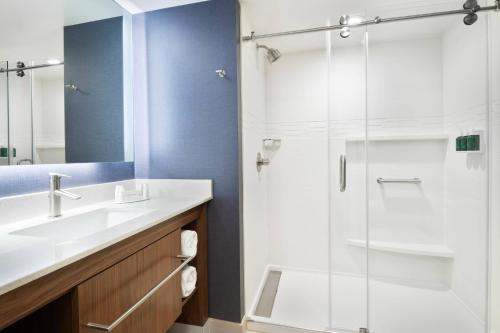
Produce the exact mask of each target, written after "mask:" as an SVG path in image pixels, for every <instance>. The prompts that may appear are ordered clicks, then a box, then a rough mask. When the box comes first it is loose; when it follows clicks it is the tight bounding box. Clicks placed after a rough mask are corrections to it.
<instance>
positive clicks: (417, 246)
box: [347, 239, 455, 259]
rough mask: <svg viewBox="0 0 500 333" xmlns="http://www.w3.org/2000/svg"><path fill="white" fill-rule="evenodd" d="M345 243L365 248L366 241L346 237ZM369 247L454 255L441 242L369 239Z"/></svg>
mask: <svg viewBox="0 0 500 333" xmlns="http://www.w3.org/2000/svg"><path fill="white" fill-rule="evenodd" d="M347 244H348V245H351V246H354V247H362V248H366V241H364V240H362V239H348V240H347ZM370 249H371V250H377V251H383V252H393V253H400V254H410V255H416V256H426V257H438V258H449V259H452V258H453V257H454V255H455V254H454V252H453V251H452V250H451V249H450V248H448V247H446V246H445V245H442V244H423V243H398V242H382V241H371V242H370Z"/></svg>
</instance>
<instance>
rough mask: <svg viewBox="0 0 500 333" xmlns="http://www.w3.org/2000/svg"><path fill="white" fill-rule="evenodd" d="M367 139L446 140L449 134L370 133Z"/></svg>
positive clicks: (358, 138)
mask: <svg viewBox="0 0 500 333" xmlns="http://www.w3.org/2000/svg"><path fill="white" fill-rule="evenodd" d="M368 139H369V141H371V142H373V141H435V140H448V139H449V136H448V135H446V134H430V135H393V136H391V135H386V136H382V135H380V136H379V135H371V136H368ZM364 141H365V137H362V136H359V137H347V138H346V142H364Z"/></svg>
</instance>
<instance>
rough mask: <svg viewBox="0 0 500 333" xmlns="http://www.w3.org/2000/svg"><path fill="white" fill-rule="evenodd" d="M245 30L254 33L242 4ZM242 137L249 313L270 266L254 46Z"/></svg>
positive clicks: (247, 66) (245, 72)
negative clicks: (259, 160) (259, 164)
mask: <svg viewBox="0 0 500 333" xmlns="http://www.w3.org/2000/svg"><path fill="white" fill-rule="evenodd" d="M241 14H242V15H241V24H242V30H243V31H249V30H251V27H250V26H249V23H248V22H247V17H246V11H245V6H244V5H242V11H241ZM241 52H242V64H241V65H242V68H241V71H242V82H241V84H242V96H241V97H242V115H241V117H242V119H241V121H242V136H243V138H242V139H243V219H244V224H243V235H244V241H243V243H244V270H245V272H244V274H245V307H246V310H247V311H249V309H250V306H251V304H252V302H253V301H254V298H255V297H256V294H257V290H258V286H259V283H260V281H261V279H262V277H263V274H264V271H265V268H266V266H267V265H268V264H269V245H270V241H269V225H268V219H267V215H266V212H267V172H268V170H267V168H265V167H264V168H263V170H262V171H261V172H260V173H258V172H257V169H256V164H255V161H256V157H257V153H258V152H262V153H264V150H263V147H262V139H264V138H265V119H266V104H265V87H266V82H265V59H264V57H263V53H258V52H257V49H256V48H255V45H254V44H253V43H243V44H242V50H241Z"/></svg>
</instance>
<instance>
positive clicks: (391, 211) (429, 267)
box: [243, 19, 500, 333]
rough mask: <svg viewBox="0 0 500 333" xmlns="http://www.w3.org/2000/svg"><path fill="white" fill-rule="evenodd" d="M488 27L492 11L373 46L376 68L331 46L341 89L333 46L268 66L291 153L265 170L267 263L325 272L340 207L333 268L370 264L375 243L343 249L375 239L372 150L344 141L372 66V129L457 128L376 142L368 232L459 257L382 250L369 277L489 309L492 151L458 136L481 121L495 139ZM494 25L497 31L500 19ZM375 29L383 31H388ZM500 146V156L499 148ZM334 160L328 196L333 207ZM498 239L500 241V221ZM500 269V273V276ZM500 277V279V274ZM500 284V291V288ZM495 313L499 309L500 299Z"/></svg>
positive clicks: (272, 118) (270, 123)
mask: <svg viewBox="0 0 500 333" xmlns="http://www.w3.org/2000/svg"><path fill="white" fill-rule="evenodd" d="M496 23H498V22H496ZM496 23H495V24H496ZM484 24H485V20H484V19H483V20H480V21H479V22H478V23H477V24H476V25H474V26H472V27H465V26H464V25H463V24H462V23H461V22H460V20H458V21H456V24H455V25H453V26H450V27H449V30H448V31H447V33H445V34H444V36H443V37H439V38H438V37H435V36H434V37H432V36H431V37H428V38H420V39H414V40H407V41H397V42H396V41H393V42H380V43H372V44H370V46H369V60H368V73H365V53H364V49H363V45H362V44H361V43H360V44H359V45H358V46H351V47H345V48H339V47H336V45H337V44H336V42H335V41H334V43H333V44H334V48H333V49H332V67H331V75H332V79H331V84H330V89H331V91H330V95H329V92H328V89H327V87H328V70H329V67H328V61H327V55H326V52H325V51H324V50H317V51H305V52H297V53H285V54H283V56H282V58H281V59H280V60H279V61H277V62H276V63H274V64H273V65H268V66H267V72H266V77H265V85H266V90H265V102H266V116H265V118H264V120H265V124H266V136H267V137H270V138H277V139H282V146H281V148H280V149H278V150H276V151H274V152H272V153H271V154H270V155H269V157H270V159H271V165H270V166H269V167H268V173H267V215H266V218H267V221H268V224H269V230H270V234H269V263H271V264H276V265H283V266H291V267H299V268H304V269H320V270H326V269H327V267H328V223H329V221H328V205H329V204H331V212H332V218H333V219H332V228H333V233H332V237H333V238H332V240H333V247H334V248H333V252H332V259H333V269H334V271H336V272H345V273H356V274H363V273H365V269H366V266H365V250H364V249H362V248H353V247H351V246H348V245H347V244H346V240H347V239H350V238H357V239H361V240H363V239H365V238H366V234H365V231H366V228H365V221H366V220H365V214H366V211H365V206H364V199H365V191H366V188H365V169H364V165H365V155H364V150H365V149H364V148H365V147H364V144H363V143H359V142H358V143H354V142H352V143H347V144H346V142H345V139H346V138H349V137H352V136H362V135H363V134H364V131H365V127H364V126H365V121H364V117H365V111H366V109H365V105H366V98H365V74H367V75H368V96H367V98H368V100H367V102H368V103H367V104H368V111H367V112H368V133H369V136H370V137H371V138H375V137H377V136H381V135H382V136H394V135H442V136H444V135H449V139H448V140H446V139H439V140H438V139H433V140H424V141H413V142H411V141H400V142H394V141H392V142H388V141H386V142H376V143H371V144H370V146H369V150H368V154H369V155H368V159H369V163H368V166H369V169H368V171H369V172H368V177H369V178H368V181H369V188H368V191H369V193H368V197H369V200H368V207H369V221H370V232H371V239H372V240H374V241H387V242H403V243H414V244H425V243H430V244H435V245H442V246H447V247H449V248H450V249H451V250H453V251H454V255H455V257H454V259H442V258H437V257H423V256H411V255H397V254H390V253H384V252H380V251H371V253H370V260H371V273H372V275H373V276H375V277H384V278H391V279H397V281H398V282H399V283H414V284H415V285H418V286H423V287H429V288H435V287H440V288H443V289H448V288H451V290H452V291H453V292H454V293H455V294H456V296H457V297H459V298H460V299H461V300H462V301H463V302H464V304H465V305H466V306H467V307H468V308H469V309H471V311H473V312H474V313H475V314H476V315H477V316H478V318H480V319H484V318H485V311H486V309H485V303H486V269H487V266H486V260H487V256H486V244H487V212H488V195H487V194H488V192H487V190H488V178H487V173H488V170H487V155H485V154H483V155H472V154H460V153H457V152H455V138H456V137H457V136H459V135H461V134H462V133H465V132H466V131H469V130H482V131H484V133H485V134H487V125H488V123H487V110H488V108H487V95H486V92H487V67H486V63H485V61H486V59H487V58H486V53H485V52H486V50H487V49H486V40H485V38H486V36H487V34H486V30H485V25H484ZM495 29H497V30H498V29H499V27H498V25H497V26H495ZM247 31H248V30H247ZM371 33H372V34H376V33H377V30H376V29H374V30H373V31H372V32H371ZM494 37H498V36H496V35H494ZM497 39H498V38H497ZM269 43H270V44H271V45H270V46H272V42H269ZM351 45H353V44H351ZM495 46H496V48H494V49H493V56H492V59H497V58H498V57H499V56H500V55H497V54H496V53H497V51H498V50H497V48H498V49H500V46H498V45H496V44H495ZM244 59H245V57H244ZM497 67H498V68H497ZM499 68H500V66H496V67H495V68H494V72H493V74H494V76H495V81H494V84H495V85H494V87H493V88H492V90H493V91H495V93H494V96H493V99H494V101H495V105H494V111H495V113H494V116H495V117H496V116H497V111H498V110H497V109H498V104H499V102H498V101H497V100H498V99H499V98H500V95H498V94H497V93H496V92H498V91H500V79H498V78H497V77H496V75H498V77H500V72H499ZM262 84H264V83H262ZM243 91H245V89H243ZM497 95H498V96H497ZM328 98H330V111H329V113H328ZM328 118H330V123H329V124H327V121H328ZM259 119H262V118H259ZM494 119H495V120H496V121H495V123H494V124H495V126H496V127H495V128H498V130H499V131H500V121H498V120H497V119H496V118H494ZM328 134H329V135H330V142H329V144H328V140H327V138H328ZM495 134H497V133H495ZM499 140H500V139H499ZM496 141H498V140H496ZM246 147H247V146H246V145H245V149H246ZM328 147H330V151H328ZM494 148H497V147H494ZM329 153H330V155H331V160H330V161H329V160H328V155H329ZM340 154H346V155H347V157H348V172H349V173H348V189H347V191H346V192H345V193H340V192H339V191H338V173H339V170H338V156H339V155H340ZM497 155H498V156H500V151H498V152H497ZM495 156H496V155H495ZM498 156H496V157H498ZM253 158H254V156H252V159H253ZM497 160H498V163H500V157H498V158H497ZM495 161H496V160H495ZM329 165H330V167H331V176H332V183H331V184H330V185H331V187H332V189H333V190H332V198H331V203H329V202H328V186H329V184H328V183H327V179H328V166H329ZM497 173H498V172H497ZM378 177H386V178H413V177H419V178H421V179H422V181H423V183H422V185H420V186H404V185H403V186H399V187H398V186H394V187H388V186H386V187H384V186H380V185H378V184H376V179H377V178H378ZM498 188H500V182H499V183H498ZM259 191H262V188H260V189H259ZM499 191H500V190H499ZM495 193H496V192H495ZM245 200H246V199H245ZM497 207H499V206H498V205H496V207H495V208H497ZM495 212H496V211H494V213H495ZM245 223H247V222H246V220H245ZM497 229H500V228H497ZM495 230H496V229H495ZM497 236H498V238H499V239H500V232H498V230H497ZM499 242H500V241H499ZM258 244H262V242H258ZM248 246H249V245H248V244H247V245H246V247H248ZM496 250H497V254H498V256H500V251H499V250H498V249H496ZM499 266H500V265H499ZM495 268H496V271H495V272H498V271H500V268H498V267H495ZM497 274H498V275H500V273H497ZM495 277H496V280H495V281H497V282H498V285H500V279H499V278H498V277H497V276H495ZM326 290H327V286H325V292H326ZM495 290H496V292H497V294H499V295H500V292H498V290H500V287H498V289H495ZM360 301H362V300H360ZM499 304H500V303H499ZM372 305H373V306H376V304H372ZM494 309H495V311H497V313H499V314H500V310H499V309H500V306H498V305H496V307H495V308H494ZM497 325H498V326H499V327H500V324H497ZM497 333H498V331H497Z"/></svg>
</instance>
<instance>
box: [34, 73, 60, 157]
mask: <svg viewBox="0 0 500 333" xmlns="http://www.w3.org/2000/svg"><path fill="white" fill-rule="evenodd" d="M33 135H34V146H35V151H34V152H35V156H34V158H35V163H36V164H57V163H65V150H64V141H65V132H64V78H63V77H58V78H57V77H56V78H49V79H43V78H40V79H37V78H36V77H35V80H34V84H33Z"/></svg>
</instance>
